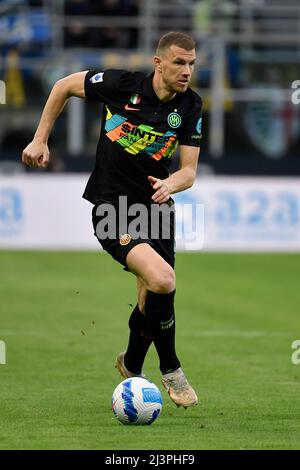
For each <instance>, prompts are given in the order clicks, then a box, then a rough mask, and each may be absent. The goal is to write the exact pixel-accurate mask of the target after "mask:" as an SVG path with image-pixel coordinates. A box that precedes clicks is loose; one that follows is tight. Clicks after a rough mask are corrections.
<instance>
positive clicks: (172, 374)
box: [22, 32, 202, 407]
mask: <svg viewBox="0 0 300 470" xmlns="http://www.w3.org/2000/svg"><path fill="white" fill-rule="evenodd" d="M195 60H196V53H195V42H194V40H193V39H192V38H191V37H190V36H188V35H186V34H183V33H180V32H170V33H167V34H165V35H164V36H163V37H161V39H160V41H159V43H158V47H157V51H156V55H155V56H154V71H153V73H151V74H150V75H146V74H144V73H141V72H133V73H132V72H128V71H125V70H112V69H109V70H91V71H85V72H78V73H74V74H72V75H69V76H67V77H65V78H63V79H61V80H58V81H57V82H56V83H55V85H54V86H53V89H52V91H51V93H50V96H49V98H48V100H47V103H46V105H45V108H44V110H43V113H42V117H41V120H40V123H39V125H38V128H37V130H36V133H35V135H34V138H33V140H32V142H31V143H30V144H29V145H28V146H27V147H26V148H25V150H24V151H23V154H22V161H23V162H24V163H25V164H26V165H29V166H31V167H44V166H46V165H47V163H48V161H49V150H48V145H47V141H48V137H49V134H50V131H51V129H52V126H53V124H54V122H55V121H56V119H57V117H58V116H59V114H60V113H61V111H62V110H63V108H64V105H65V103H66V101H67V100H68V98H69V97H70V96H76V97H79V98H87V99H88V100H94V101H98V102H101V103H103V112H102V127H101V135H100V139H99V144H98V147H97V156H96V165H95V168H94V171H93V172H92V175H91V177H90V179H89V181H88V184H87V187H86V189H85V192H84V194H83V197H84V198H86V199H88V200H89V201H90V202H91V203H92V204H93V205H94V207H93V225H94V232H95V235H96V236H97V238H98V240H99V242H100V243H101V245H102V247H103V248H104V249H105V250H106V251H107V252H108V253H109V254H110V255H111V256H112V257H113V258H114V259H116V260H117V261H118V262H119V263H121V264H122V265H123V266H124V268H125V270H127V271H130V272H131V273H133V274H134V275H135V277H136V281H137V305H136V307H135V308H134V309H133V312H132V314H131V316H130V319H129V328H130V335H129V341H128V346H127V350H126V352H122V353H120V354H119V355H118V356H117V359H116V368H117V369H118V370H119V371H120V373H121V374H122V375H123V377H125V378H127V377H132V376H140V375H142V374H143V372H142V366H143V363H144V359H145V357H146V354H147V351H148V349H149V347H150V345H151V343H152V342H154V345H155V348H156V350H157V353H158V356H159V361H160V370H161V373H162V383H163V385H164V387H165V388H166V390H167V391H168V393H169V396H170V398H171V399H172V400H173V402H174V403H175V404H176V405H178V406H183V407H189V406H192V405H196V404H197V402H198V398H197V395H196V393H195V391H194V389H193V388H192V386H191V385H190V384H189V383H188V381H187V379H186V377H185V375H184V372H183V370H182V369H181V364H180V361H179V359H178V356H177V354H176V350H175V312H174V296H175V272H174V257H175V253H174V224H175V221H174V210H173V209H174V201H173V200H172V198H171V194H173V193H177V192H179V191H184V190H185V189H187V188H189V187H191V186H192V185H193V183H194V180H195V177H196V172H197V164H198V157H199V148H200V139H201V105H202V104H201V99H200V97H199V96H198V95H197V94H196V93H195V92H194V91H192V90H191V89H190V88H189V82H190V79H191V75H192V72H193V69H194V64H195ZM177 145H179V170H178V171H175V172H173V173H172V174H171V175H170V174H169V166H170V163H171V158H172V155H173V154H174V152H175V149H176V147H177ZM122 198H123V199H124V198H125V199H126V204H127V207H128V212H127V213H126V214H125V213H124V212H125V209H124V207H125V206H124V200H123V199H122ZM136 204H139V208H141V204H142V208H145V209H146V210H147V216H146V218H145V217H144V219H143V221H144V223H142V222H143V221H141V220H140V222H141V223H140V225H141V228H140V230H139V231H138V230H137V226H136V225H133V222H134V218H133V215H134V210H133V209H134V208H136ZM163 207H164V208H165V207H167V208H168V209H169V211H165V212H164V211H161V213H160V214H159V219H157V217H156V220H154V219H155V217H154V214H155V210H154V209H157V208H158V209H161V208H163ZM110 209H113V210H110ZM108 214H109V216H108ZM125 215H126V216H127V217H126V220H125V222H122V223H121V222H120V216H121V218H122V217H123V219H124V216H125ZM112 219H114V220H112ZM157 220H159V222H158V225H157ZM134 228H135V230H134ZM114 229H116V230H114ZM136 232H138V236H137V234H136ZM153 233H154V235H153Z"/></svg>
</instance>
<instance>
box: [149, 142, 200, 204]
mask: <svg viewBox="0 0 300 470" xmlns="http://www.w3.org/2000/svg"><path fill="white" fill-rule="evenodd" d="M199 154H200V148H199V147H193V146H190V145H180V146H179V170H178V171H175V172H174V173H172V175H170V176H169V177H168V178H166V179H164V180H161V179H159V178H155V177H154V176H149V177H148V180H149V182H150V184H151V185H152V188H153V189H154V190H155V193H154V194H153V196H152V200H153V202H157V203H158V204H162V203H163V202H167V201H168V200H169V198H170V196H171V194H174V193H179V192H180V191H184V190H185V189H188V188H190V187H191V186H193V184H194V181H195V179H196V175H197V166H198V159H199Z"/></svg>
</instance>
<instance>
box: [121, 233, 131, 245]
mask: <svg viewBox="0 0 300 470" xmlns="http://www.w3.org/2000/svg"><path fill="white" fill-rule="evenodd" d="M130 240H131V236H130V235H129V233H124V235H122V236H121V238H120V245H123V246H124V245H128V243H129V242H130Z"/></svg>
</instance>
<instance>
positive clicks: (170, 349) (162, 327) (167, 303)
mask: <svg viewBox="0 0 300 470" xmlns="http://www.w3.org/2000/svg"><path fill="white" fill-rule="evenodd" d="M174 296H175V290H174V291H173V292H170V293H169V294H158V293H156V292H152V291H148V292H147V296H146V302H145V326H146V330H147V331H148V332H149V333H150V335H151V336H152V337H153V340H154V344H155V348H156V350H157V353H158V356H159V360H160V370H161V372H162V373H163V374H166V373H167V372H171V371H173V370H176V369H178V367H180V362H179V359H178V357H177V355H176V352H175V311H174Z"/></svg>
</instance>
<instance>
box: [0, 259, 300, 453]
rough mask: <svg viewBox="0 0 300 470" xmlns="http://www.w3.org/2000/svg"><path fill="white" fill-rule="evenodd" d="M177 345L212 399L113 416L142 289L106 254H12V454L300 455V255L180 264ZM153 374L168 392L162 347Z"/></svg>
mask: <svg viewBox="0 0 300 470" xmlns="http://www.w3.org/2000/svg"><path fill="white" fill-rule="evenodd" d="M176 271H177V299H176V312H177V313H176V315H177V317H176V318H177V350H178V354H179V356H180V359H181V361H182V366H183V369H184V371H185V372H186V374H187V376H188V379H189V380H190V382H191V383H192V384H193V386H194V387H195V389H196V390H197V391H198V394H199V398H200V404H199V405H198V406H197V407H194V408H193V409H188V410H184V409H182V408H177V407H176V406H175V405H174V404H173V403H172V402H171V401H170V399H169V397H168V395H167V394H166V393H165V391H163V392H162V393H163V399H164V404H163V410H162V414H161V416H160V417H159V419H158V420H157V421H156V422H155V423H154V424H153V425H152V426H143V427H140V426H124V425H121V424H119V423H118V422H117V421H116V420H115V419H114V418H113V413H112V411H111V405H110V403H111V395H112V392H113V389H114V388H115V386H116V385H117V384H118V383H119V382H120V381H121V380H122V379H121V377H120V376H119V375H118V373H117V371H116V370H115V369H114V367H113V365H114V359H115V356H116V354H117V353H118V352H119V351H121V350H123V349H124V348H125V346H126V342H127V334H128V329H127V322H128V317H129V314H130V311H131V307H130V305H129V304H135V280H134V277H133V276H132V275H131V274H128V273H125V272H123V271H122V268H121V267H120V266H119V265H118V264H117V263H116V262H114V261H113V260H112V259H111V258H110V257H109V256H108V255H106V254H104V253H92V252H85V253H82V252H77V253H73V252H0V340H3V341H5V344H6V353H7V363H6V365H0V394H1V400H0V449H115V450H121V449H122V450H124V449H137V450H139V449H149V450H160V449H168V450H181V449H184V450H191V449H299V448H300V426H299V399H300V365H298V366H297V365H293V364H292V362H291V355H292V352H293V350H292V348H291V344H292V342H293V341H294V340H295V339H300V321H299V312H300V289H299V278H300V256H299V255H295V254H288V255H284V254H276V255H275V254H244V255H242V254H203V253H186V254H181V253H180V254H178V255H177V269H176ZM144 370H145V372H146V374H147V375H148V377H149V378H151V379H152V380H153V381H154V382H155V383H156V384H157V385H158V386H159V387H160V388H161V389H162V386H161V383H160V374H159V370H158V360H157V356H156V352H155V350H154V348H153V347H151V349H150V351H149V355H148V356H147V359H146V362H145V367H144Z"/></svg>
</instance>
